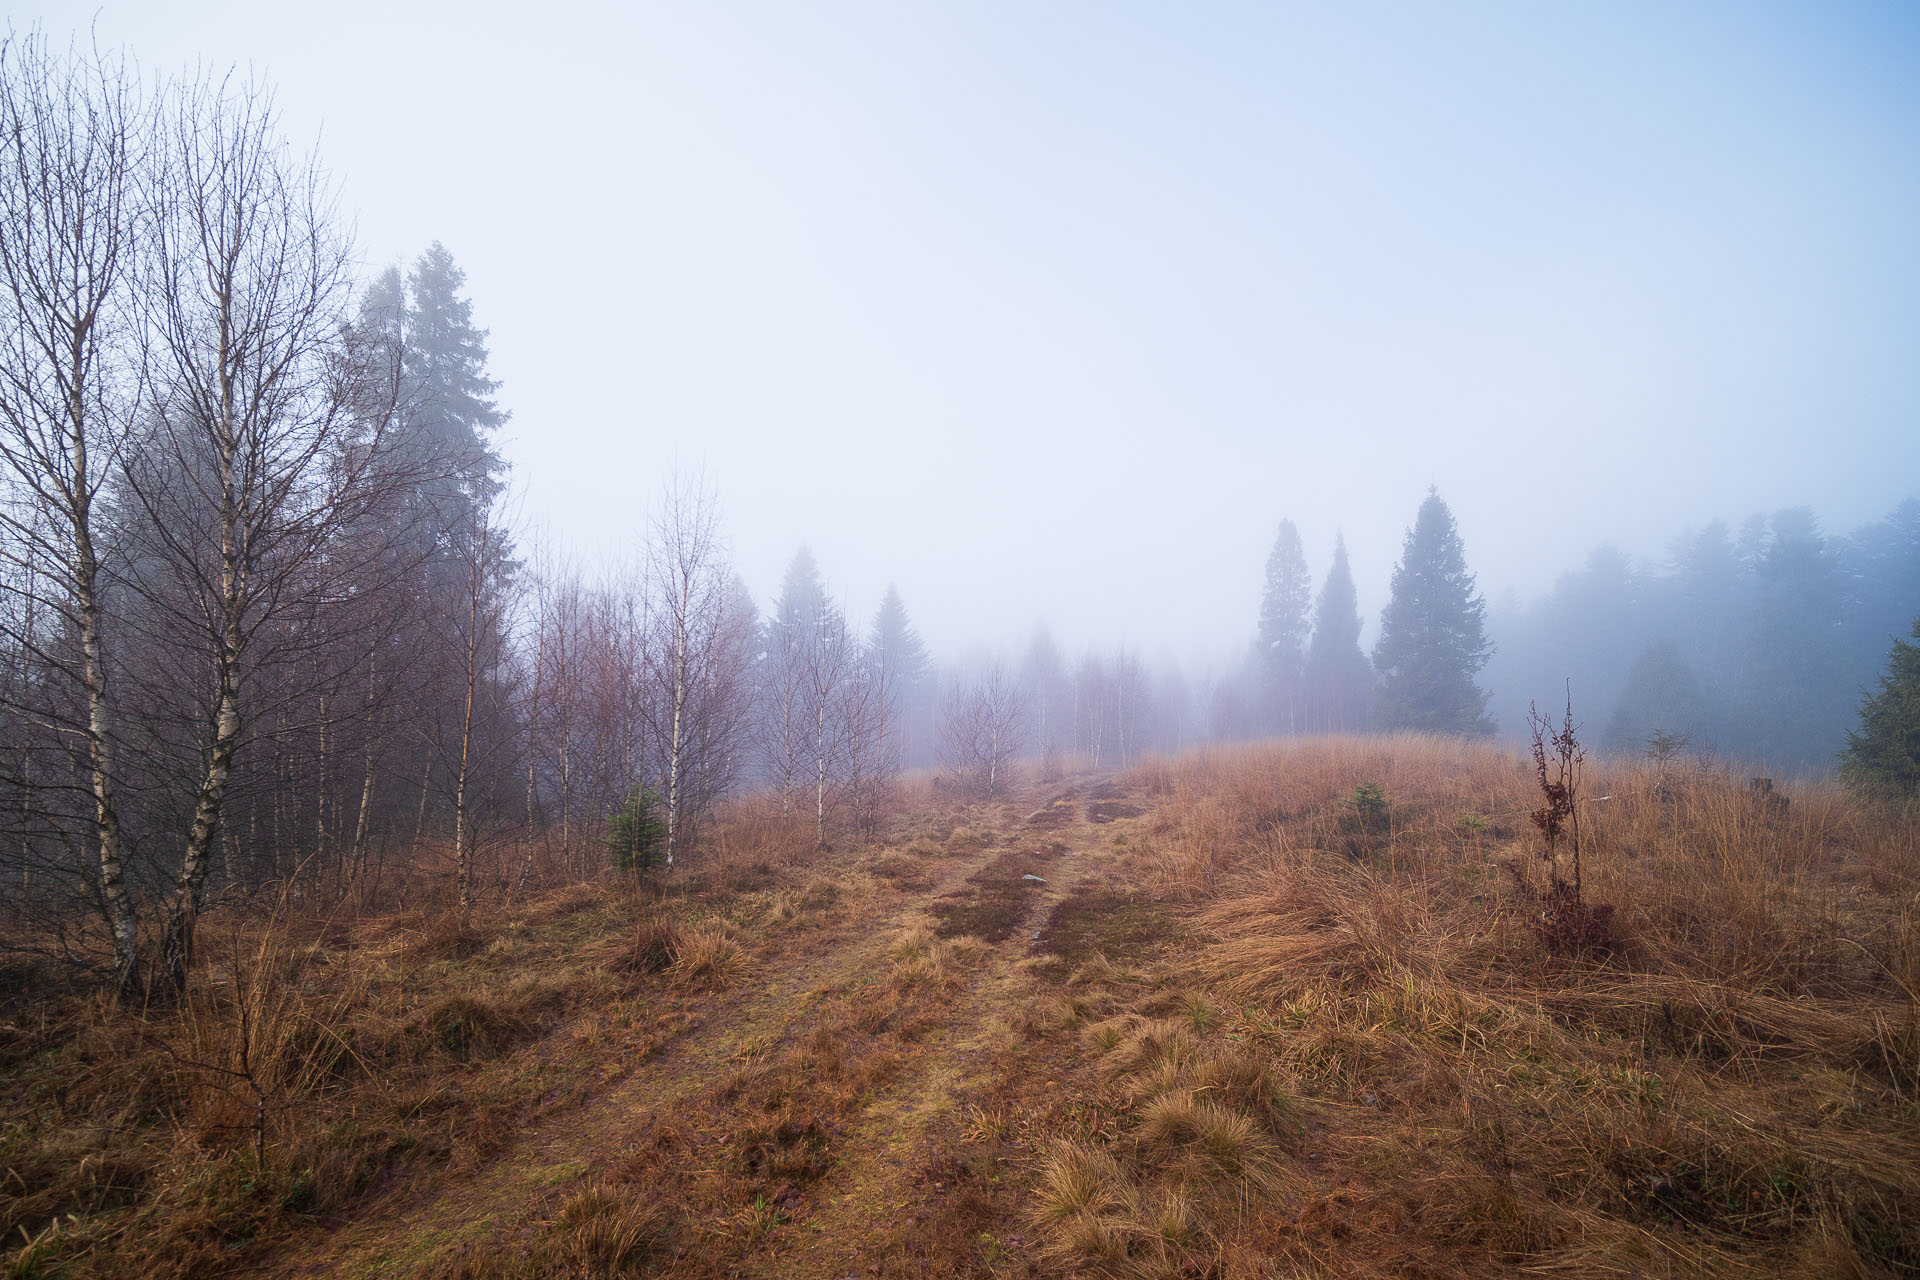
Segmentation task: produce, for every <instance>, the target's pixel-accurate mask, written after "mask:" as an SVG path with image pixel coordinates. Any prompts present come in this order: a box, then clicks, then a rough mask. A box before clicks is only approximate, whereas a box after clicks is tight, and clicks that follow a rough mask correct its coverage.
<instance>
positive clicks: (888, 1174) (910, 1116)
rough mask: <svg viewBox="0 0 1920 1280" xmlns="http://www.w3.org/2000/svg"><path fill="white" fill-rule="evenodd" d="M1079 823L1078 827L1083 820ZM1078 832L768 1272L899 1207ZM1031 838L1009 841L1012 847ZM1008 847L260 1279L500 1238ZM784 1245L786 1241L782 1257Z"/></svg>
mask: <svg viewBox="0 0 1920 1280" xmlns="http://www.w3.org/2000/svg"><path fill="white" fill-rule="evenodd" d="M1076 826H1084V821H1083V818H1081V817H1080V816H1078V815H1077V817H1076ZM1079 834H1080V833H1079V832H1078V831H1077V830H1076V831H1072V832H1067V831H1060V832H1049V833H1046V835H1045V838H1046V839H1062V838H1065V839H1066V840H1067V841H1068V844H1069V851H1068V853H1067V854H1066V855H1065V856H1063V857H1061V858H1059V859H1058V860H1057V861H1056V862H1055V863H1054V865H1053V866H1052V867H1051V868H1050V870H1051V872H1052V874H1050V875H1049V877H1048V878H1049V883H1048V884H1047V886H1046V887H1045V889H1044V891H1042V892H1039V893H1035V894H1034V895H1033V901H1032V903H1031V906H1030V907H1029V909H1028V912H1027V916H1026V918H1025V919H1024V920H1023V921H1022V927H1021V928H1019V929H1018V930H1016V931H1015V932H1014V933H1013V934H1012V936H1010V937H1009V938H1007V939H1006V940H1005V941H1004V942H1002V943H1000V944H998V945H996V946H993V947H991V948H988V949H987V950H986V953H985V954H984V955H981V956H979V957H978V963H977V964H976V965H975V966H974V967H973V969H972V971H971V972H970V973H969V985H968V989H967V990H965V991H964V992H963V993H960V994H959V995H958V996H957V997H956V998H955V1000H954V1001H953V1003H952V1005H951V1006H950V1016H949V1017H948V1018H947V1019H946V1020H945V1023H944V1025H943V1026H941V1027H940V1028H938V1029H936V1030H934V1031H933V1032H931V1033H930V1034H928V1035H927V1036H925V1037H923V1038H922V1039H921V1040H920V1041H919V1042H918V1043H917V1044H916V1045H914V1046H913V1049H914V1050H915V1052H916V1053H917V1056H916V1057H914V1058H913V1059H911V1060H910V1061H908V1062H907V1063H905V1064H904V1065H903V1067H902V1070H901V1071H900V1072H899V1074H898V1075H897V1076H896V1077H895V1078H894V1079H893V1080H892V1081H891V1083H890V1085H889V1086H888V1087H887V1088H886V1089H885V1090H884V1091H883V1092H881V1093H880V1094H879V1095H878V1096H877V1097H876V1098H875V1099H874V1100H873V1102H872V1104H871V1105H870V1106H869V1108H868V1109H867V1111H866V1113H865V1115H864V1116H863V1117H862V1118H861V1119H860V1121H859V1122H858V1126H857V1129H856V1130H855V1131H852V1132H849V1133H848V1134H847V1135H846V1137H845V1139H844V1140H843V1141H841V1142H839V1143H837V1144H836V1146H837V1148H838V1150H839V1151H840V1152H842V1153H844V1154H843V1156H842V1159H843V1161H844V1163H843V1165H841V1166H840V1167H837V1168H836V1170H835V1171H834V1173H833V1174H831V1175H829V1178H828V1179H827V1180H826V1183H825V1184H823V1185H822V1186H821V1187H820V1188H817V1194H816V1196H815V1197H814V1201H815V1203H818V1204H821V1205H822V1206H823V1208H822V1211H821V1213H820V1214H819V1215H818V1218H817V1219H816V1221H815V1222H814V1223H812V1224H809V1225H808V1226H807V1228H806V1229H805V1230H804V1231H800V1230H798V1228H799V1226H800V1224H788V1226H787V1228H786V1229H783V1230H782V1231H781V1232H780V1235H779V1238H776V1239H769V1240H768V1241H767V1242H766V1244H767V1246H768V1249H767V1251H766V1252H765V1253H763V1254H761V1255H759V1261H760V1262H761V1263H762V1264H763V1268H762V1273H763V1274H767V1275H809V1274H820V1275H827V1274H831V1275H835V1276H837V1275H840V1274H842V1273H843V1271H844V1269H845V1268H844V1266H842V1265H841V1264H842V1259H843V1258H845V1257H849V1256H852V1252H853V1251H855V1250H857V1248H858V1240H859V1238H860V1234H861V1233H860V1230H859V1227H860V1225H861V1224H860V1223H859V1222H858V1221H857V1219H858V1218H859V1215H860V1214H862V1213H864V1212H865V1211H866V1209H865V1207H866V1206H870V1205H876V1204H882V1203H889V1202H892V1203H897V1202H898V1200H899V1199H900V1196H901V1190H900V1189H901V1187H903V1186H904V1184H905V1183H906V1181H907V1180H908V1179H909V1178H910V1177H911V1175H912V1173H913V1171H914V1167H915V1166H914V1165H913V1160H912V1157H913V1155H914V1153H915V1152H916V1151H917V1149H918V1141H917V1140H918V1138H919V1137H920V1136H921V1135H922V1134H923V1133H924V1132H925V1130H926V1129H927V1128H928V1126H929V1125H930V1124H931V1123H932V1122H933V1121H935V1120H936V1119H938V1118H940V1117H941V1116H942V1115H943V1114H944V1113H945V1112H946V1111H947V1110H949V1109H950V1103H951V1099H952V1096H953V1094H954V1092H955V1090H956V1089H957V1088H958V1087H960V1085H961V1084H962V1082H963V1081H964V1080H965V1079H966V1075H967V1068H968V1062H969V1060H970V1059H971V1058H972V1057H974V1056H977V1055H978V1053H979V1052H980V1050H981V1049H982V1046H983V1045H984V1044H985V1042H986V1037H987V1035H988V1033H989V1029H990V1027H991V1024H992V1021H993V1019H994V1017H995V1016H996V1013H1004V1012H1005V1011H1006V1010H1007V1009H1008V1007H1009V1005H1008V1000H1009V995H1010V993H1011V992H1012V991H1013V989H1014V988H1015V987H1016V986H1017V985H1018V983H1019V981H1020V973H1019V970H1018V964H1019V961H1020V959H1021V958H1022V957H1024V956H1025V954H1026V950H1027V946H1028V944H1029V942H1030V941H1031V939H1032V937H1033V934H1034V931H1035V930H1036V929H1037V928H1039V927H1040V922H1041V921H1044V919H1045V918H1046V913H1047V911H1048V910H1050V909H1051V907H1052V905H1053V903H1055V902H1057V901H1058V900H1059V898H1060V896H1061V895H1062V893H1063V892H1064V891H1065V888H1066V887H1067V882H1068V881H1070V880H1071V878H1072V874H1073V873H1072V870H1071V868H1072V867H1073V866H1074V864H1075V862H1076V860H1077V857H1078V854H1079V852H1080V848H1079V847H1080V845H1081V843H1082V841H1081V840H1079V839H1075V838H1073V837H1074V836H1077V835H1079ZM1033 838H1034V837H1032V836H1030V835H1028V834H1026V833H1024V832H1018V831H1016V832H1015V833H1014V834H1013V835H1012V836H1011V837H1010V839H1012V840H1014V841H1020V840H1030V839H1033ZM1016 847H1017V846H1016ZM1005 853H1006V849H1005V848H1004V847H1003V848H997V849H988V850H977V851H975V852H973V853H971V854H968V855H965V856H962V857H958V858H956V859H954V860H953V861H951V862H948V863H945V864H943V865H942V866H941V869H940V874H939V876H938V877H937V879H935V880H934V881H933V882H932V883H931V884H930V885H928V886H927V887H926V888H924V889H920V890H917V891H911V892H908V893H907V894H905V895H903V896H901V897H900V898H898V899H896V900H895V901H893V902H890V903H888V904H886V905H885V906H884V907H883V908H882V909H881V911H880V913H879V914H878V915H876V916H875V917H873V918H872V919H870V920H867V921H862V922H860V925H859V927H857V928H853V929H846V930H841V931H839V934H838V935H837V936H836V937H834V938H833V939H831V942H830V945H829V946H827V947H826V948H824V949H823V950H821V951H819V952H818V953H817V954H814V955H812V956H803V957H801V958H799V959H798V960H786V961H783V962H782V964H781V966H780V968H779V969H778V971H774V972H769V971H766V970H762V971H761V972H759V973H757V974H755V975H753V976H751V977H749V978H748V979H747V980H746V981H745V982H743V983H741V984H739V985H737V986H735V987H734V988H733V989H732V990H731V992H730V993H729V995H730V1001H729V1002H728V1003H727V1004H726V1005H725V1006H724V1007H719V1008H716V1009H715V1010H714V1011H713V1012H711V1013H709V1014H708V1015H706V1016H705V1018H704V1020H703V1021H702V1022H701V1023H700V1024H698V1025H697V1026H695V1027H693V1028H692V1029H691V1030H690V1031H689V1032H688V1033H687V1034H686V1035H685V1036H683V1037H682V1038H681V1039H680V1040H679V1041H678V1042H676V1043H674V1044H673V1045H671V1046H669V1047H668V1048H667V1049H665V1050H663V1051H662V1052H660V1053H659V1054H658V1055H657V1056H655V1057H653V1058H651V1059H649V1060H647V1061H646V1062H643V1063H641V1064H639V1065H638V1066H636V1067H634V1068H632V1069H631V1070H630V1071H629V1072H627V1073H626V1074H625V1075H624V1076H621V1077H620V1078H618V1079H616V1080H615V1081H614V1082H613V1083H611V1084H610V1085H608V1086H606V1088H605V1090H604V1092H602V1093H601V1094H600V1096H598V1097H597V1098H595V1099H593V1100H591V1101H589V1102H587V1103H585V1104H583V1105H582V1106H580V1107H578V1108H576V1109H574V1110H571V1111H569V1112H567V1113H565V1114H562V1115H558V1116H555V1117H552V1118H551V1119H548V1120H546V1121H544V1122H542V1123H540V1124H539V1127H538V1128H536V1129H534V1130H532V1131H531V1132H529V1133H528V1134H526V1135H525V1136H524V1137H522V1138H521V1139H519V1140H518V1141H516V1142H514V1143H513V1144H512V1145H511V1146H510V1147H509V1148H508V1149H507V1150H505V1151H504V1152H502V1153H500V1154H499V1155H497V1156H496V1157H494V1158H493V1159H492V1160H490V1161H489V1162H488V1163H487V1164H485V1165H484V1166H481V1167H478V1168H475V1169H472V1170H465V1171H461V1170H454V1171H449V1172H447V1173H445V1174H443V1175H441V1176H440V1177H439V1178H437V1179H436V1180H435V1181H434V1183H433V1185H432V1186H431V1187H430V1188H429V1189H428V1190H427V1191H425V1192H424V1193H422V1194H421V1195H419V1196H417V1197H416V1198H414V1199H413V1200H411V1201H408V1202H405V1203H402V1204H399V1205H397V1206H389V1207H387V1208H386V1209H385V1211H383V1212H379V1213H377V1214H375V1215H373V1216H371V1217H368V1218H366V1219H364V1220H361V1221H357V1222H354V1223H351V1224H348V1225H346V1226H343V1227H340V1228H338V1229H336V1230H334V1231H333V1232H331V1233H330V1234H322V1233H318V1232H316V1233H311V1234H309V1235H307V1236H305V1237H303V1238H299V1239H297V1240H295V1241H293V1242H290V1246H289V1248H288V1250H287V1251H286V1252H285V1253H284V1254H282V1255H281V1257H280V1259H279V1260H278V1262H277V1263H276V1264H273V1265H271V1266H269V1268H268V1269H267V1272H268V1274H272V1275H275V1276H280V1277H295V1276H303V1277H304V1276H322V1275H327V1276H375V1275H378V1276H389V1275H393V1276H405V1275H408V1274H410V1273H412V1272H413V1271H414V1270H415V1269H416V1268H418V1267H420V1266H421V1265H422V1264H423V1263H424V1262H425V1261H426V1260H427V1259H429V1258H432V1257H434V1256H436V1255H439V1254H442V1253H444V1252H445V1251H446V1250H448V1249H450V1248H454V1247H457V1246H459V1245H461V1244H463V1243H467V1242H476V1241H480V1240H484V1239H487V1238H490V1237H491V1236H493V1235H494V1233H496V1232H499V1231H500V1230H502V1229H503V1228H511V1227H512V1225H513V1224H514V1223H516V1222H519V1221H522V1220H524V1219H525V1218H526V1216H527V1215H528V1213H529V1211H530V1209H532V1208H534V1207H536V1206H538V1205H540V1204H542V1203H543V1202H545V1201H548V1200H551V1199H552V1198H553V1196H554V1194H555V1189H556V1188H557V1187H564V1186H565V1185H567V1184H569V1183H572V1182H576V1181H578V1180H579V1179H581V1178H582V1177H583V1176H585V1175H587V1174H589V1173H592V1172H595V1171H597V1170H598V1169H600V1168H602V1167H604V1164H605V1162H607V1161H608V1160H609V1159H611V1158H612V1157H614V1156H617V1155H618V1154H619V1153H620V1152H621V1151H622V1150H623V1148H624V1145H625V1142H626V1140H627V1138H628V1136H629V1135H630V1134H632V1133H633V1132H634V1131H635V1130H636V1129H638V1128H639V1127H640V1126H641V1125H642V1124H644V1123H645V1122H646V1120H647V1119H648V1118H649V1117H653V1116H664V1115H669V1114H671V1113H672V1112H673V1111H674V1109H675V1108H676V1106H677V1105H678V1104H683V1103H687V1102H688V1101H690V1100H692V1099H693V1098H695V1097H696V1095H699V1094H701V1093H702V1092H703V1091H704V1090H706V1089H707V1088H708V1087H709V1086H710V1085H711V1084H712V1083H713V1081H714V1080H715V1079H716V1078H717V1077H719V1076H721V1075H722V1074H724V1073H725V1072H727V1071H728V1070H729V1069H731V1068H733V1067H735V1066H738V1065H739V1064H740V1063H742V1062H744V1061H747V1060H751V1059H754V1058H758V1057H763V1056H765V1055H767V1054H769V1053H771V1052H773V1051H775V1050H776V1049H777V1048H779V1047H780V1046H783V1045H787V1044H791V1043H795V1042H797V1041H798V1040H799V1039H800V1037H802V1036H803V1035H805V1034H806V1032H807V1031H808V1030H809V1029H810V1028H811V1027H813V1026H814V1025H816V1024H817V1023H819V1022H820V1021H821V1019H822V1018H823V1016H824V1015H825V1014H826V1012H827V1011H828V1010H830V1009H833V1008H836V1007H839V1006H845V1005H847V1004H848V1003H850V1002H852V1001H854V1000H857V999H859V998H861V992H862V991H863V990H864V986H865V984H866V983H867V982H868V981H869V980H870V979H871V975H873V974H874V973H876V972H881V971H884V970H885V968H886V967H887V965H888V963H889V958H888V953H889V951H890V949H891V947H892V946H893V944H894V942H895V940H896V939H897V938H898V937H899V936H900V934H901V932H902V930H903V929H904V928H905V927H907V926H908V925H910V924H912V923H914V922H915V921H920V920H930V919H931V916H930V909H931V908H932V907H933V905H934V904H935V903H936V902H938V901H939V900H940V899H942V898H943V897H946V896H947V895H950V894H952V893H955V892H956V891H958V890H960V889H961V888H962V887H963V886H964V885H965V884H966V883H967V881H968V880H969V878H970V877H973V876H975V875H976V874H978V873H980V872H981V870H982V868H983V867H985V866H987V865H988V864H989V863H990V862H991V861H992V860H993V859H994V858H995V857H1002V856H1004V855H1005ZM823 941H826V940H823ZM756 980H757V981H758V984H759V986H758V989H757V990H753V989H752V988H751V986H750V984H752V983H754V982H755V981H756ZM789 1246H795V1247H796V1248H795V1251H794V1253H793V1254H792V1255H791V1256H790V1255H789ZM836 1267H839V1268H840V1269H839V1270H835V1269H834V1268H836Z"/></svg>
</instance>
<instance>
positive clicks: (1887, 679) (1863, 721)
mask: <svg viewBox="0 0 1920 1280" xmlns="http://www.w3.org/2000/svg"><path fill="white" fill-rule="evenodd" d="M1912 635H1913V640H1912V641H1908V640H1902V639H1899V638H1898V637H1896V638H1895V639H1894V642H1893V649H1892V651H1891V652H1890V653H1888V655H1887V669H1886V672H1885V673H1884V674H1883V675H1882V676H1881V677H1880V690H1879V692H1878V693H1872V694H1869V695H1867V697H1866V699H1865V700H1864V701H1862V702H1861V704H1860V728H1859V729H1858V730H1857V731H1852V732H1849V733H1848V734H1847V749H1846V750H1845V751H1844V752H1842V753H1841V757H1840V772H1841V774H1842V775H1844V776H1845V777H1846V779H1847V780H1848V781H1849V782H1851V783H1853V784H1854V785H1855V786H1857V787H1859V788H1861V789H1862V790H1864V791H1868V792H1872V793H1874V794H1878V795H1884V796H1889V797H1894V798H1901V799H1904V798H1907V797H1911V796H1914V795H1920V643H1914V641H1920V618H1916V619H1914V623H1913V632H1912Z"/></svg>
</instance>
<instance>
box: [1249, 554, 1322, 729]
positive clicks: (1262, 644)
mask: <svg viewBox="0 0 1920 1280" xmlns="http://www.w3.org/2000/svg"><path fill="white" fill-rule="evenodd" d="M1312 598H1313V578H1312V576H1311V575H1310V574H1309V573H1308V572H1307V557H1306V555H1305V554H1304V553H1303V552H1302V551H1301V549H1300V531H1299V530H1298V529H1296V528H1295V527H1294V524H1293V521H1291V520H1282V521H1281V522H1280V531H1279V533H1278V534H1277V535H1276V536H1275V537H1274V540H1273V550H1272V551H1271V552H1270V553H1268V555H1267V583H1266V589H1265V591H1263V592H1262V593H1261V597H1260V629H1259V632H1258V633H1257V635H1256V637H1255V640H1254V655H1255V661H1256V663H1257V664H1258V667H1259V671H1260V690H1261V697H1262V699H1263V701H1264V703H1265V713H1266V714H1265V718H1266V727H1267V728H1269V729H1271V730H1273V731H1275V732H1279V733H1297V732H1298V731H1299V729H1300V727H1301V725H1300V721H1301V706H1300V693H1301V683H1300V675H1301V664H1302V662H1303V661H1304V659H1305V656H1306V647H1307V627H1308V623H1307V609H1308V606H1309V605H1310V604H1311V602H1312Z"/></svg>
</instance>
